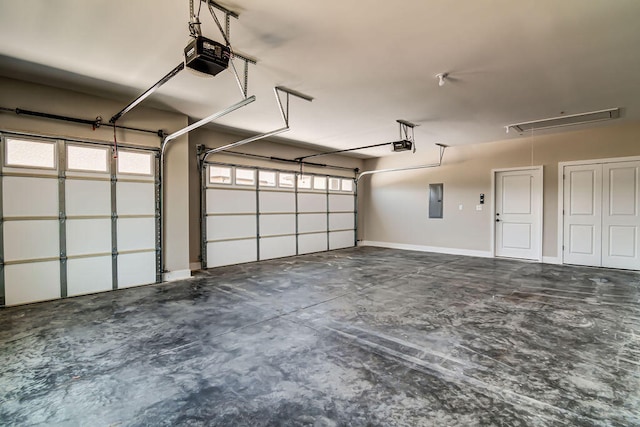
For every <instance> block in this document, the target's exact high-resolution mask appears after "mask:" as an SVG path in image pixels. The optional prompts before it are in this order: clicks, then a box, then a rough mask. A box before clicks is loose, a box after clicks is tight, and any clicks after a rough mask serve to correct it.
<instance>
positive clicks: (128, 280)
mask: <svg viewBox="0 0 640 427" xmlns="http://www.w3.org/2000/svg"><path fill="white" fill-rule="evenodd" d="M155 281H156V254H155V252H142V253H137V254H121V255H118V288H119V289H122V288H129V287H132V286H139V285H148V284H150V283H155Z"/></svg>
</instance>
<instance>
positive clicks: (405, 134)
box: [396, 119, 418, 153]
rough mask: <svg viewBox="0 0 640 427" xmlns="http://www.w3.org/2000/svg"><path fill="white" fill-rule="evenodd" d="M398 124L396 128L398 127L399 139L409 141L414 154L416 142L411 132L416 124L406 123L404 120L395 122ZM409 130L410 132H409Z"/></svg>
mask: <svg viewBox="0 0 640 427" xmlns="http://www.w3.org/2000/svg"><path fill="white" fill-rule="evenodd" d="M396 122H398V126H399V127H400V139H406V140H407V141H411V143H412V145H413V152H414V153H415V152H416V141H415V134H414V132H413V128H415V127H416V126H418V125H416V124H414V123H411V122H408V121H406V120H400V119H398V120H396ZM409 130H410V131H409Z"/></svg>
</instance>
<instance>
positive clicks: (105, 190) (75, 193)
mask: <svg viewBox="0 0 640 427" xmlns="http://www.w3.org/2000/svg"><path fill="white" fill-rule="evenodd" d="M65 193H66V199H65V204H66V210H67V216H79V215H111V183H110V182H109V181H90V180H78V179H68V180H67V182H66V184H65Z"/></svg>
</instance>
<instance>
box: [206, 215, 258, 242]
mask: <svg viewBox="0 0 640 427" xmlns="http://www.w3.org/2000/svg"><path fill="white" fill-rule="evenodd" d="M255 235H256V217H255V216H254V215H216V216H209V217H207V240H222V239H241V238H246V237H254V236H255Z"/></svg>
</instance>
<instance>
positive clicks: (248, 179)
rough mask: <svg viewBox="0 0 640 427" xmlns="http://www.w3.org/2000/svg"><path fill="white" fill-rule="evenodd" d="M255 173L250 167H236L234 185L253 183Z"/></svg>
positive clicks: (254, 181)
mask: <svg viewBox="0 0 640 427" xmlns="http://www.w3.org/2000/svg"><path fill="white" fill-rule="evenodd" d="M255 183H256V174H255V171H254V170H252V169H236V185H254V184H255Z"/></svg>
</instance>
